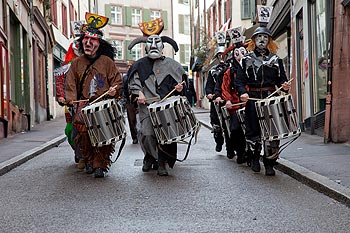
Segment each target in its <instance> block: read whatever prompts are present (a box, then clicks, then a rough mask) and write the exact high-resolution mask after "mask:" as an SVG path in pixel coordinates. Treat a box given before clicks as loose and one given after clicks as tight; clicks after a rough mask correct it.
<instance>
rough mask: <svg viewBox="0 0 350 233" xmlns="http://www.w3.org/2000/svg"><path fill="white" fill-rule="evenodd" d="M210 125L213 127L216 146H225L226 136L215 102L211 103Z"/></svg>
mask: <svg viewBox="0 0 350 233" xmlns="http://www.w3.org/2000/svg"><path fill="white" fill-rule="evenodd" d="M210 124H211V125H212V127H213V134H214V140H215V142H216V144H218V145H223V144H224V136H223V132H222V129H221V125H220V119H219V116H218V114H217V112H216V110H215V107H214V102H211V103H210Z"/></svg>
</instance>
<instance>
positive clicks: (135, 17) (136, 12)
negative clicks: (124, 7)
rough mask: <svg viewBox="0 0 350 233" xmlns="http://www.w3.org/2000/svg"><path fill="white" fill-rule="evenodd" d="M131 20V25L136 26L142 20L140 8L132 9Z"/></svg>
mask: <svg viewBox="0 0 350 233" xmlns="http://www.w3.org/2000/svg"><path fill="white" fill-rule="evenodd" d="M131 20H132V21H131V23H132V26H138V24H139V23H141V22H142V12H141V9H132V11H131Z"/></svg>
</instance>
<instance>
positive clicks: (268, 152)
mask: <svg viewBox="0 0 350 233" xmlns="http://www.w3.org/2000/svg"><path fill="white" fill-rule="evenodd" d="M271 36H272V34H271V31H270V30H269V29H268V28H267V27H266V26H260V27H258V28H257V29H256V30H255V31H254V32H253V34H252V36H251V41H250V42H249V44H248V48H247V50H248V51H249V53H248V54H247V55H246V56H245V57H244V58H243V59H242V69H238V71H237V77H236V80H235V85H236V87H237V90H238V93H239V95H240V100H241V101H242V102H246V108H245V114H246V118H245V123H246V139H247V144H248V146H249V149H250V150H251V151H252V160H251V169H252V170H253V171H254V172H260V162H259V158H260V153H261V150H262V139H261V130H260V125H259V121H258V116H257V112H256V108H255V101H252V100H249V98H256V99H264V98H266V97H268V96H269V95H271V94H273V93H274V92H275V90H276V86H277V87H282V88H281V90H282V91H284V92H288V90H289V88H290V83H289V82H287V81H288V80H287V76H286V72H285V70H284V66H283V62H282V59H280V58H279V57H278V56H277V55H276V52H277V49H278V46H277V44H276V42H275V41H274V40H273V39H272V37H271ZM264 144H265V146H264V155H263V163H264V166H265V175H267V176H274V175H275V171H274V169H273V166H274V165H275V164H276V160H277V158H278V154H279V141H278V140H276V141H269V142H264Z"/></svg>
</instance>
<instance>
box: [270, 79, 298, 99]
mask: <svg viewBox="0 0 350 233" xmlns="http://www.w3.org/2000/svg"><path fill="white" fill-rule="evenodd" d="M293 79H294V78H291V79H290V80H288V81H287V83H291V82H292V81H293ZM282 88H283V86H280V87H279V88H277V89H276V91H274V92H272V94H271V95H269V96H268V97H266V99H268V98H270V97H271V96H273V95H274V94H276V93H277V92H278V91H280V90H281V89H282Z"/></svg>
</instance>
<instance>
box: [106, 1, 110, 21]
mask: <svg viewBox="0 0 350 233" xmlns="http://www.w3.org/2000/svg"><path fill="white" fill-rule="evenodd" d="M105 15H106V17H108V18H109V19H110V18H111V6H110V5H108V4H106V5H105ZM108 24H111V21H110V20H109V21H108Z"/></svg>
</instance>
